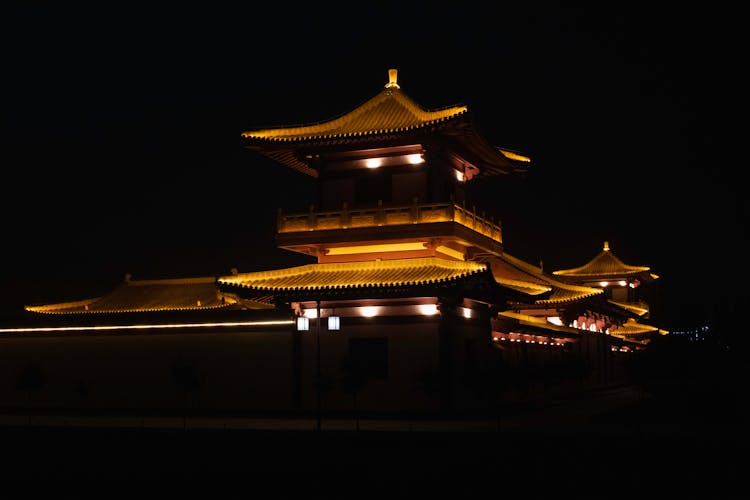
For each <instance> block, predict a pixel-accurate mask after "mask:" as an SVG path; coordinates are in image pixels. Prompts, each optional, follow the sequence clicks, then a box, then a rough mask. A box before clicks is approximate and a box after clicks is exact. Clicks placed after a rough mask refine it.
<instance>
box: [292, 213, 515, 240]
mask: <svg viewBox="0 0 750 500" xmlns="http://www.w3.org/2000/svg"><path fill="white" fill-rule="evenodd" d="M433 222H455V223H456V224H460V225H462V226H465V227H467V228H469V229H471V230H473V231H475V232H477V233H479V234H481V235H483V236H486V237H488V238H490V239H492V240H494V241H497V242H499V243H502V242H503V238H502V230H501V228H500V225H499V224H496V223H495V222H494V221H492V220H488V219H485V218H484V217H481V216H479V215H477V214H476V212H474V211H472V210H468V209H466V208H465V207H462V206H461V205H457V204H453V203H445V204H443V203H420V204H412V205H403V206H397V207H388V208H387V209H385V208H383V207H380V208H366V209H358V210H351V209H350V210H347V211H346V212H344V211H326V212H305V213H297V214H289V215H281V216H279V219H278V228H277V231H278V232H279V233H295V232H302V231H316V230H331V229H344V228H348V227H358V228H359V227H378V226H397V225H403V224H423V223H433Z"/></svg>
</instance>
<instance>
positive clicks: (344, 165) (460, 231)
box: [241, 69, 530, 262]
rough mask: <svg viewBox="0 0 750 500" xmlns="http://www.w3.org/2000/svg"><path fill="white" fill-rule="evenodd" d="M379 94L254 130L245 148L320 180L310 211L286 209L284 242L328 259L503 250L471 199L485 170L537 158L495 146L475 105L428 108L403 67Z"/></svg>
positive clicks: (246, 135)
mask: <svg viewBox="0 0 750 500" xmlns="http://www.w3.org/2000/svg"><path fill="white" fill-rule="evenodd" d="M388 75H389V79H388V83H387V84H386V85H385V86H384V88H383V89H382V90H381V91H380V92H379V93H377V94H376V95H375V96H374V97H372V98H371V99H369V100H367V101H366V102H364V103H363V104H362V105H360V106H359V107H357V108H356V109H354V110H352V111H350V112H348V113H345V114H343V115H341V116H339V117H337V118H335V119H332V120H329V121H324V122H320V123H315V124H311V125H303V126H297V127H285V128H271V129H263V130H250V131H246V132H243V133H242V134H241V141H242V145H243V147H245V148H247V149H249V150H253V151H255V152H257V153H260V154H262V155H265V156H267V157H268V158H270V159H272V160H274V161H275V162H277V163H279V164H281V165H284V166H287V167H290V168H293V169H295V170H298V171H299V172H302V173H304V174H306V175H310V176H312V177H315V178H316V179H317V188H318V190H317V191H318V195H317V201H316V203H315V204H313V205H312V206H311V207H310V210H309V211H308V212H305V213H296V214H283V213H281V212H280V213H279V218H278V221H277V244H278V246H279V247H281V248H286V249H289V250H293V251H296V252H301V253H304V254H308V255H312V256H315V257H317V259H318V261H319V262H344V261H360V260H371V259H378V258H380V259H392V258H411V257H431V256H432V257H434V256H437V257H443V258H447V259H452V260H481V259H482V258H483V257H484V256H487V255H498V254H500V253H502V232H501V228H500V225H499V223H498V222H495V221H494V220H493V219H491V218H487V217H485V216H484V215H483V214H482V213H477V210H476V208H475V207H474V206H472V205H471V204H470V202H469V200H467V196H466V185H467V183H470V182H476V179H478V178H481V177H483V176H491V175H502V174H512V173H516V172H523V171H525V170H526V168H527V166H528V164H529V162H530V159H529V158H528V157H526V156H523V155H520V154H518V153H516V152H514V151H511V150H509V149H505V148H500V147H496V146H493V145H491V144H490V143H489V142H488V141H487V140H486V139H485V138H484V137H483V136H482V135H481V134H480V133H479V132H478V131H477V127H476V126H475V124H474V122H473V120H472V118H471V116H470V114H469V112H468V108H467V107H466V106H451V107H445V108H442V109H438V110H427V109H424V108H422V107H421V106H420V105H419V104H417V103H416V102H414V101H413V100H412V99H411V98H409V97H408V96H407V95H406V94H405V93H404V92H403V91H402V90H401V87H400V85H399V83H398V79H397V76H398V73H397V70H395V69H391V70H389V72H388Z"/></svg>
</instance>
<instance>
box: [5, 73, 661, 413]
mask: <svg viewBox="0 0 750 500" xmlns="http://www.w3.org/2000/svg"><path fill="white" fill-rule="evenodd" d="M397 77H398V74H397V71H396V70H395V69H391V70H389V72H388V81H387V83H386V84H385V85H384V87H383V88H382V89H381V90H380V91H379V92H378V93H376V94H375V95H374V96H373V97H372V98H370V99H369V100H367V101H366V102H364V103H363V104H362V105H360V106H358V107H357V108H355V109H353V110H351V111H349V112H348V113H345V114H342V115H340V116H338V117H337V118H334V119H332V120H328V121H322V122H318V123H315V124H310V125H303V126H296V127H278V128H270V129H260V130H249V131H245V132H243V133H242V134H241V146H242V147H244V148H247V149H248V150H251V151H254V152H255V153H256V154H258V155H263V156H265V157H267V158H270V159H272V160H273V161H274V162H275V163H276V164H277V165H278V167H279V168H291V169H294V170H296V171H298V172H299V173H300V175H307V176H311V177H312V178H314V180H315V182H316V185H317V193H318V194H317V198H316V199H315V200H312V201H313V202H312V203H311V204H310V207H309V210H307V211H305V212H304V213H287V212H285V211H284V210H283V209H282V210H280V211H279V213H278V217H277V227H276V243H277V246H278V247H279V248H280V249H285V250H290V251H293V252H298V253H300V254H303V255H305V256H307V257H309V259H310V263H308V264H305V265H301V266H296V267H291V268H289V267H286V268H278V269H269V270H266V271H256V272H239V271H238V270H232V272H230V273H229V274H227V275H224V276H219V277H218V278H217V277H186V278H184V279H164V280H134V279H132V277H130V276H127V277H126V279H125V281H124V282H123V283H122V285H121V286H119V287H117V288H115V289H114V290H112V291H111V292H110V293H108V294H105V295H104V296H101V297H95V298H89V299H85V300H80V301H76V302H65V303H55V304H41V305H30V306H28V307H27V308H26V310H27V312H28V314H29V316H30V317H29V321H27V322H26V323H25V324H24V325H22V326H13V327H9V328H3V329H2V335H3V338H1V339H0V342H2V344H4V346H3V348H2V349H0V353H2V354H0V356H2V357H4V361H5V362H6V363H7V365H6V366H14V364H15V367H14V369H15V370H16V372H18V373H20V372H21V371H22V370H23V369H24V366H22V365H21V364H19V362H18V361H14V359H16V360H17V359H21V358H17V357H15V354H17V353H18V352H24V353H25V354H26V355H28V354H29V353H31V354H32V356H30V358H31V359H35V360H36V361H35V363H36V365H37V366H39V367H40V368H39V369H41V370H44V371H45V373H48V380H49V386H54V387H48V388H47V391H48V392H47V393H45V394H46V395H45V396H44V397H42V395H41V394H40V395H39V398H40V401H39V405H40V406H45V407H54V408H66V407H75V406H76V405H77V406H83V407H93V408H113V407H114V406H117V405H119V406H120V407H123V406H124V407H127V408H135V409H144V408H145V409H150V410H160V411H161V410H163V411H169V410H170V409H175V408H181V407H182V406H184V405H185V404H186V402H185V401H186V399H185V398H186V397H187V396H189V398H188V399H189V401H190V406H191V407H192V408H194V409H195V408H201V409H203V410H206V411H241V412H245V413H247V412H252V413H263V414H266V413H270V414H297V415H298V414H311V413H318V414H320V413H321V412H322V413H325V414H328V415H338V414H350V413H352V412H358V413H359V412H362V413H366V414H369V415H394V414H398V415H406V414H408V415H436V414H439V415H456V414H462V415H463V414H470V415H478V414H486V413H487V412H492V411H494V409H495V408H496V407H497V405H498V404H499V403H501V402H503V401H507V400H511V399H513V398H516V397H526V396H527V395H528V394H529V393H535V394H541V395H543V394H546V393H551V392H559V391H564V390H568V389H571V388H573V387H581V386H592V385H606V384H612V383H619V382H621V381H623V380H625V378H626V377H627V356H628V355H629V354H631V353H632V351H634V350H636V349H639V348H641V347H642V346H643V345H645V343H647V342H648V339H649V335H652V334H654V333H666V332H663V331H661V330H658V329H656V328H653V327H650V326H646V325H642V324H641V323H640V321H641V320H643V319H646V318H647V317H648V315H647V312H648V308H647V306H645V305H644V304H642V303H640V302H635V299H634V298H633V297H631V296H629V295H622V293H621V291H620V290H619V289H615V288H614V286H619V284H620V281H623V282H624V283H626V284H627V285H628V286H624V288H623V289H624V290H630V289H631V288H633V287H634V286H635V285H636V284H640V283H641V282H645V281H648V280H649V279H655V278H656V276H655V275H653V274H652V273H650V271H649V269H648V268H645V267H636V266H626V265H624V264H622V263H621V262H620V261H619V260H618V259H616V258H615V257H614V256H613V255H612V254H611V253H610V252H609V249H608V247H606V245H605V252H603V254H602V255H600V256H598V257H597V258H595V259H594V260H592V261H591V262H589V263H588V264H586V265H584V266H582V267H581V268H576V269H572V270H563V271H557V272H554V273H552V274H550V273H545V272H544V271H543V270H542V269H541V268H539V267H536V266H533V265H530V264H528V263H526V262H524V261H522V260H521V259H518V258H515V257H513V256H511V255H509V254H507V252H505V251H504V247H503V237H502V229H501V225H500V223H499V222H498V221H496V220H495V219H494V218H493V217H492V216H490V217H487V216H486V215H485V214H484V212H481V211H478V210H477V208H476V206H475V205H474V203H473V200H471V199H470V196H469V194H468V190H467V189H466V187H467V185H468V184H469V183H475V182H482V179H483V178H486V177H489V176H504V175H515V174H516V173H519V172H523V171H525V170H526V169H527V168H529V166H530V162H531V160H530V158H529V157H528V156H526V155H523V154H521V153H520V152H518V151H513V150H511V149H509V148H505V147H498V146H495V145H493V144H492V143H491V142H490V141H489V140H488V139H487V138H486V137H484V136H483V135H482V134H480V132H479V129H478V127H477V125H476V123H475V122H474V118H473V116H472V115H471V113H470V112H469V110H468V108H467V107H466V106H450V107H445V108H442V109H438V110H428V109H425V108H423V107H421V106H420V105H419V104H417V103H416V102H414V101H413V100H412V99H411V98H409V97H408V96H407V95H406V94H405V93H404V92H403V91H402V90H401V87H400V84H399V82H398V78H397ZM604 281H607V283H608V284H610V283H611V284H612V285H613V286H605V285H603V282H604ZM615 284H616V285H615ZM644 311H645V312H644ZM639 328H641V329H643V331H640V332H639V331H637V330H638V329H639ZM50 346H55V349H54V350H53V349H50ZM14 353H15V354H14ZM26 358H27V359H29V356H27V357H26ZM8 375H9V376H8V377H6V379H8V380H12V379H13V375H12V374H10V373H9V374H8ZM81 387H83V388H86V390H83V389H81V391H79V392H78V393H76V392H75V390H74V389H75V388H81ZM53 388H54V390H53ZM135 388H139V390H135ZM141 389H142V390H141ZM66 390H67V391H68V393H67V396H66V394H65V392H66ZM0 391H5V392H6V393H8V394H9V397H8V398H6V399H5V400H6V401H13V400H14V397H12V396H11V395H10V393H12V392H13V391H12V388H11V387H9V386H7V385H6V386H5V387H0ZM118 391H119V392H118ZM41 392H42V391H40V393H41ZM71 393H75V394H77V396H76V397H72V396H71ZM84 393H85V394H89V395H93V394H94V393H97V397H93V396H91V397H87V396H85V395H83V394H84ZM118 393H119V394H127V397H125V398H122V397H118ZM15 398H16V400H19V398H20V396H19V395H16V396H15ZM19 404H20V403H19Z"/></svg>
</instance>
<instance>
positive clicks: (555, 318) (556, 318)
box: [547, 316, 563, 326]
mask: <svg viewBox="0 0 750 500" xmlns="http://www.w3.org/2000/svg"><path fill="white" fill-rule="evenodd" d="M547 321H549V322H550V323H552V324H553V325H557V326H563V322H562V320H561V319H560V316H549V317H548V318H547Z"/></svg>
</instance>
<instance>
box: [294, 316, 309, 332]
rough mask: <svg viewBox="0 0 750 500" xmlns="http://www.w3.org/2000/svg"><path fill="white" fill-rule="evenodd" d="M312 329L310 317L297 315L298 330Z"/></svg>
mask: <svg viewBox="0 0 750 500" xmlns="http://www.w3.org/2000/svg"><path fill="white" fill-rule="evenodd" d="M308 330H310V318H307V317H305V316H297V331H300V332H306V331H308Z"/></svg>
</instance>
